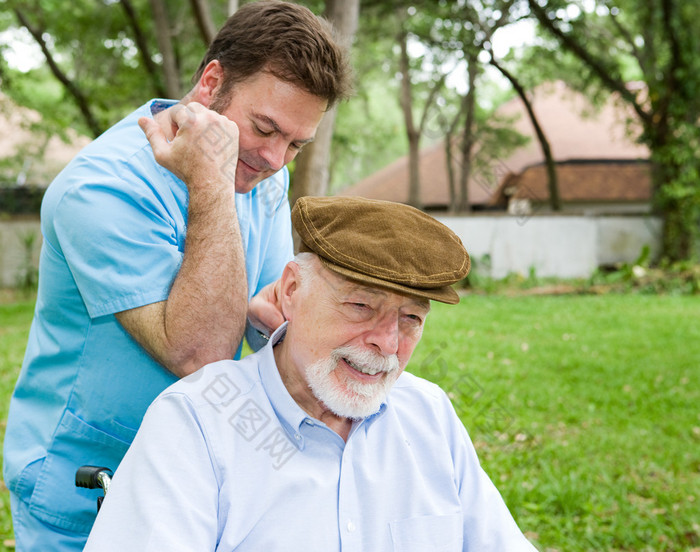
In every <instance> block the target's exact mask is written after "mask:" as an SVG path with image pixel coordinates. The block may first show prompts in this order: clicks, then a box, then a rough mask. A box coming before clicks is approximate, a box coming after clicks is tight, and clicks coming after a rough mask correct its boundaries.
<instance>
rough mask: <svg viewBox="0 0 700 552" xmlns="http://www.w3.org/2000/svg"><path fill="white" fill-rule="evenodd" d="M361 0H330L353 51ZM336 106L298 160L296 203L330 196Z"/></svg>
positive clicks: (329, 11) (330, 13) (329, 9)
mask: <svg viewBox="0 0 700 552" xmlns="http://www.w3.org/2000/svg"><path fill="white" fill-rule="evenodd" d="M359 14H360V1H359V0H327V2H326V11H325V14H324V15H325V17H326V18H327V19H328V20H329V21H330V22H331V23H332V24H333V26H334V27H335V30H336V33H337V40H338V42H339V43H340V44H342V45H343V46H345V47H346V48H348V49H350V46H351V45H352V41H353V37H354V36H355V32H356V31H357V23H358V19H359ZM335 117H336V106H333V107H332V108H331V109H329V110H328V112H326V114H325V115H324V116H323V119H322V120H321V123H320V124H319V126H318V129H317V131H316V137H315V138H314V141H313V142H311V143H310V144H308V145H306V146H304V149H303V150H302V151H301V153H300V154H299V155H298V156H297V158H296V164H295V168H294V182H293V187H292V204H293V203H294V202H295V201H296V200H297V199H298V198H300V197H302V196H309V195H320V196H322V195H326V194H327V193H328V186H329V182H330V169H329V166H330V158H331V147H332V145H333V128H334V127H335Z"/></svg>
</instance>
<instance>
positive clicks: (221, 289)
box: [117, 190, 248, 377]
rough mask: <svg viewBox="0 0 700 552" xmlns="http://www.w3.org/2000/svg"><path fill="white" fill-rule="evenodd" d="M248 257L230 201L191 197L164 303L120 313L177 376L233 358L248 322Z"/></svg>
mask: <svg viewBox="0 0 700 552" xmlns="http://www.w3.org/2000/svg"><path fill="white" fill-rule="evenodd" d="M247 299H248V294H247V278H246V271H245V257H244V252H243V246H242V241H241V236H240V231H239V227H238V218H237V216H236V210H235V199H234V194H233V191H232V190H231V193H230V196H229V197H222V198H221V199H218V200H217V199H216V198H214V197H211V198H208V199H207V198H205V199H204V200H203V201H200V198H197V197H192V198H191V199H190V205H189V220H188V228H187V238H186V240H185V251H184V256H183V260H182V264H181V266H180V270H179V272H178V274H177V276H176V277H175V280H174V282H173V285H172V288H171V290H170V295H169V296H168V299H167V300H166V301H163V302H160V303H155V304H152V305H146V306H145V307H140V308H137V309H132V310H130V311H125V312H122V313H118V314H117V319H118V320H119V322H120V323H121V324H122V326H124V328H125V329H126V330H127V331H128V332H129V333H130V334H131V335H132V336H133V337H134V339H136V340H137V341H138V342H139V343H140V344H141V345H142V346H143V347H144V348H145V349H146V350H147V351H148V353H149V354H150V355H151V356H152V357H153V358H154V359H155V360H157V361H158V362H159V363H160V364H162V365H163V366H165V367H166V368H167V369H168V370H170V371H171V372H172V373H174V374H175V375H177V376H178V377H183V376H186V375H188V374H191V373H192V372H194V371H195V370H197V369H198V368H200V367H201V366H203V365H204V364H207V363H209V362H213V361H216V360H221V359H224V358H233V355H234V353H235V351H236V348H237V347H238V344H239V343H240V341H241V338H242V335H243V332H244V329H245V321H246V310H247Z"/></svg>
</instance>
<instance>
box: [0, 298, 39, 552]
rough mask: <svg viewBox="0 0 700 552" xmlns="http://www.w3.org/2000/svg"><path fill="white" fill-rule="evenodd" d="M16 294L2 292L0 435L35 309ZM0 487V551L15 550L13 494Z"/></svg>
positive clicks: (29, 300)
mask: <svg viewBox="0 0 700 552" xmlns="http://www.w3.org/2000/svg"><path fill="white" fill-rule="evenodd" d="M12 295H13V297H12V299H13V301H12V302H6V301H9V300H10V299H9V298H8V297H7V296H5V295H2V296H0V439H4V436H5V424H6V420H7V409H8V407H9V405H10V395H12V389H13V388H14V385H15V380H16V379H17V374H18V373H19V369H20V367H21V365H22V358H23V357H24V348H25V346H26V344H27V337H28V335H29V325H30V324H31V321H32V314H33V312H34V300H33V298H28V297H22V296H20V297H19V299H18V298H17V297H16V296H15V294H12ZM15 299H18V300H15ZM0 489H1V491H2V492H0V551H2V552H4V551H5V550H11V548H7V547H6V546H4V544H3V543H4V542H5V541H6V540H10V539H12V538H13V536H12V518H11V516H10V495H9V493H8V491H7V488H6V487H5V485H4V483H3V484H1V485H0Z"/></svg>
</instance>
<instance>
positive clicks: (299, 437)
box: [294, 433, 301, 441]
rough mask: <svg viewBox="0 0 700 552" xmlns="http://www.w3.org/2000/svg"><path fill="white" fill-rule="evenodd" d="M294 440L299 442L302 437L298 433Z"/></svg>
mask: <svg viewBox="0 0 700 552" xmlns="http://www.w3.org/2000/svg"><path fill="white" fill-rule="evenodd" d="M294 438H295V439H296V440H297V441H301V435H299V434H298V433H297V434H295V435H294Z"/></svg>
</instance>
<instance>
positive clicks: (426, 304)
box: [353, 284, 430, 312]
mask: <svg viewBox="0 0 700 552" xmlns="http://www.w3.org/2000/svg"><path fill="white" fill-rule="evenodd" d="M353 286H354V289H353V290H354V291H364V292H366V293H369V294H371V295H376V296H380V297H386V296H387V295H388V294H389V293H390V292H388V291H384V290H383V289H379V288H376V287H372V286H363V285H362V284H353ZM410 300H411V303H413V304H414V305H415V306H417V307H420V308H421V309H423V310H425V312H430V301H426V300H424V299H419V298H418V297H410Z"/></svg>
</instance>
